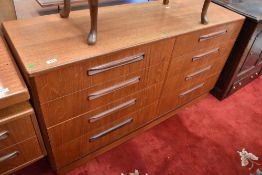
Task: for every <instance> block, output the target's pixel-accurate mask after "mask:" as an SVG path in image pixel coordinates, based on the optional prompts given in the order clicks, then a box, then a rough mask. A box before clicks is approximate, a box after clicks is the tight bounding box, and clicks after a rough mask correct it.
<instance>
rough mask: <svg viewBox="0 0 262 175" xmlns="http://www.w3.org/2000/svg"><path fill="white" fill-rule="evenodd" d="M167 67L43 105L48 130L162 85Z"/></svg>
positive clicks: (156, 67) (149, 69)
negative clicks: (118, 100)
mask: <svg viewBox="0 0 262 175" xmlns="http://www.w3.org/2000/svg"><path fill="white" fill-rule="evenodd" d="M166 66H167V64H165V63H163V64H160V65H157V66H154V67H151V68H148V69H144V70H142V71H141V72H136V73H133V74H129V75H127V76H126V77H121V78H118V79H116V80H114V81H111V82H106V83H104V84H102V85H99V86H96V87H92V88H89V89H87V90H84V91H80V92H77V93H74V94H71V95H68V96H65V97H63V98H59V99H56V100H54V101H51V102H49V103H47V104H43V105H41V110H42V115H43V117H44V120H45V123H46V126H47V128H49V127H51V126H53V125H56V124H58V123H60V122H63V121H65V120H68V119H70V118H72V117H76V116H78V115H81V114H83V113H86V112H88V111H90V110H94V109H95V108H98V107H100V106H103V105H105V104H109V103H111V102H112V101H114V100H117V99H120V98H123V97H125V96H128V95H129V94H133V93H135V92H138V91H141V90H142V89H144V88H145V87H148V86H150V85H152V84H155V83H157V82H160V81H161V80H163V79H164V76H165V72H163V69H166V68H164V67H166ZM106 91H107V92H109V93H107V92H106ZM101 94H102V95H101Z"/></svg>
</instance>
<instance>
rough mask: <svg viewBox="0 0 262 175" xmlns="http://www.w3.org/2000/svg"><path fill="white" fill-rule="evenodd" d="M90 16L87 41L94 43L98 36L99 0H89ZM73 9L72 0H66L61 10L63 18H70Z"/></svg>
mask: <svg viewBox="0 0 262 175" xmlns="http://www.w3.org/2000/svg"><path fill="white" fill-rule="evenodd" d="M88 3H89V10H90V17H91V29H90V32H89V34H88V38H87V43H88V44H89V45H94V44H95V43H96V38H97V13H98V0H88ZM70 11H71V0H64V8H63V10H61V11H60V16H61V17H62V18H68V17H69V14H70Z"/></svg>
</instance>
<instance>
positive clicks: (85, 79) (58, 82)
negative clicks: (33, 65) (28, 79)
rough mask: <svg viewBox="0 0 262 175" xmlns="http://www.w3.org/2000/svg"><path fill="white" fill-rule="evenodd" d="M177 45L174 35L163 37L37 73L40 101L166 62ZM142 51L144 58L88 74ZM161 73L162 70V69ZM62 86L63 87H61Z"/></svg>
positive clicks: (37, 89) (36, 79)
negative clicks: (158, 40) (89, 71)
mask: <svg viewBox="0 0 262 175" xmlns="http://www.w3.org/2000/svg"><path fill="white" fill-rule="evenodd" d="M173 45H174V39H173V38H171V39H168V40H163V41H161V42H160V43H152V44H149V45H143V46H139V47H134V48H131V49H125V50H122V51H119V52H116V53H111V54H109V55H106V56H102V57H97V58H94V59H90V60H87V61H85V62H83V63H79V64H76V65H72V66H70V67H66V68H62V69H59V70H56V71H51V72H49V73H46V74H44V75H42V76H37V77H36V78H35V79H34V81H35V84H36V91H37V94H38V96H39V101H40V103H46V102H48V101H50V100H54V99H56V98H58V97H62V96H65V95H67V94H70V93H73V92H76V91H79V90H83V89H87V88H90V87H94V86H96V85H99V84H101V83H105V82H108V81H110V80H114V79H117V78H119V77H124V76H127V75H128V74H131V73H134V72H137V71H138V70H142V69H144V68H148V67H151V66H157V65H159V64H160V65H161V66H162V65H163V62H165V64H168V63H167V62H168V61H169V59H168V58H169V57H170V54H171V53H172V50H173ZM140 54H142V55H143V56H144V58H143V60H140V61H136V62H132V63H127V64H125V65H120V66H118V67H115V68H112V69H109V70H107V71H104V72H101V73H97V74H94V75H88V70H89V69H90V68H94V67H97V66H101V65H104V64H108V63H112V62H113V61H118V60H121V59H124V58H130V57H131V58H132V57H133V56H136V55H140ZM163 66H164V67H163V70H162V72H163V73H165V72H164V71H165V67H166V66H167V65H163ZM160 71H161V69H160ZM159 73H160V74H161V72H159ZM61 86H62V87H63V88H61Z"/></svg>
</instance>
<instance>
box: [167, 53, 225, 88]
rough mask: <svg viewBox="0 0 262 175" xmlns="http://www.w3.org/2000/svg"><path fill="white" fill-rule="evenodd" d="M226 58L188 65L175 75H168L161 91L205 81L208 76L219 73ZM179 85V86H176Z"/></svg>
mask: <svg viewBox="0 0 262 175" xmlns="http://www.w3.org/2000/svg"><path fill="white" fill-rule="evenodd" d="M225 61H226V58H220V60H218V61H216V62H212V63H208V64H204V65H200V66H195V67H189V68H188V69H185V70H184V71H183V72H181V73H179V72H177V75H173V76H170V77H168V79H167V81H166V82H165V87H164V90H163V91H172V90H176V89H181V88H183V87H188V86H190V85H192V83H194V82H199V81H206V80H207V79H208V78H209V77H210V76H212V75H215V74H220V72H221V70H222V68H223V66H224V64H225ZM178 85H179V86H178Z"/></svg>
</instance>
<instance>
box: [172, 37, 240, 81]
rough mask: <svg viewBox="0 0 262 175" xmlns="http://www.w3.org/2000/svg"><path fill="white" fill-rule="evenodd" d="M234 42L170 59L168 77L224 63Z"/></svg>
mask: <svg viewBox="0 0 262 175" xmlns="http://www.w3.org/2000/svg"><path fill="white" fill-rule="evenodd" d="M234 41H235V40H230V41H229V42H226V43H223V44H221V45H218V46H216V47H209V48H205V49H201V50H197V51H193V52H190V53H187V54H184V55H182V56H179V57H174V56H173V57H172V60H171V63H170V67H169V71H168V77H174V76H177V75H178V74H183V73H185V74H188V73H190V72H194V70H193V69H195V71H196V70H198V69H199V68H201V67H204V66H208V65H212V64H214V63H215V62H217V61H224V62H225V61H226V59H227V58H228V56H229V53H230V51H231V49H232V47H233V44H234Z"/></svg>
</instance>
